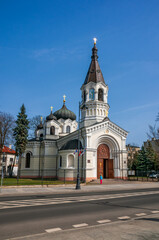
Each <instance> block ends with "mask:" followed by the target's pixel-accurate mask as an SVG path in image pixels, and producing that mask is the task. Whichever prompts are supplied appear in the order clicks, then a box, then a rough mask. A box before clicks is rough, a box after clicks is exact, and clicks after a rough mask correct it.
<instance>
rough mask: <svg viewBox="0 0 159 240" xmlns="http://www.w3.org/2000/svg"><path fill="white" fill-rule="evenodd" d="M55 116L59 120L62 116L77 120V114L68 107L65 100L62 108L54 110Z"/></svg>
mask: <svg viewBox="0 0 159 240" xmlns="http://www.w3.org/2000/svg"><path fill="white" fill-rule="evenodd" d="M54 116H55V117H56V118H57V120H58V119H60V118H62V119H71V120H76V115H75V114H74V113H73V112H72V111H70V110H69V109H68V108H67V107H66V105H65V101H64V102H63V106H62V108H61V109H59V110H58V111H56V112H54Z"/></svg>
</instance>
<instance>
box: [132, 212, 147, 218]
mask: <svg viewBox="0 0 159 240" xmlns="http://www.w3.org/2000/svg"><path fill="white" fill-rule="evenodd" d="M135 215H136V216H138V217H141V216H145V215H147V214H146V213H136V214H135Z"/></svg>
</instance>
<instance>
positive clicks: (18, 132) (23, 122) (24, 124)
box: [13, 104, 29, 179]
mask: <svg viewBox="0 0 159 240" xmlns="http://www.w3.org/2000/svg"><path fill="white" fill-rule="evenodd" d="M28 129H29V120H28V119H27V115H26V109H25V106H24V104H23V105H22V106H21V108H20V112H19V114H18V116H17V120H16V127H15V128H14V134H13V135H14V138H15V148H16V153H17V155H18V156H19V161H18V179H19V177H20V170H21V156H22V154H23V153H24V151H25V148H26V144H27V138H28Z"/></svg>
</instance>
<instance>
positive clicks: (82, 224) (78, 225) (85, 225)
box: [72, 223, 88, 228]
mask: <svg viewBox="0 0 159 240" xmlns="http://www.w3.org/2000/svg"><path fill="white" fill-rule="evenodd" d="M72 226H73V227H74V228H79V227H87V226H88V224H87V223H81V224H75V225H72Z"/></svg>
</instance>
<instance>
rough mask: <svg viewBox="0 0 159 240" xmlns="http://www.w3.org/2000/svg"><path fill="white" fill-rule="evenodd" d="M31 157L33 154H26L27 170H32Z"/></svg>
mask: <svg viewBox="0 0 159 240" xmlns="http://www.w3.org/2000/svg"><path fill="white" fill-rule="evenodd" d="M30 157H31V154H30V153H27V154H26V162H25V168H30Z"/></svg>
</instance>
